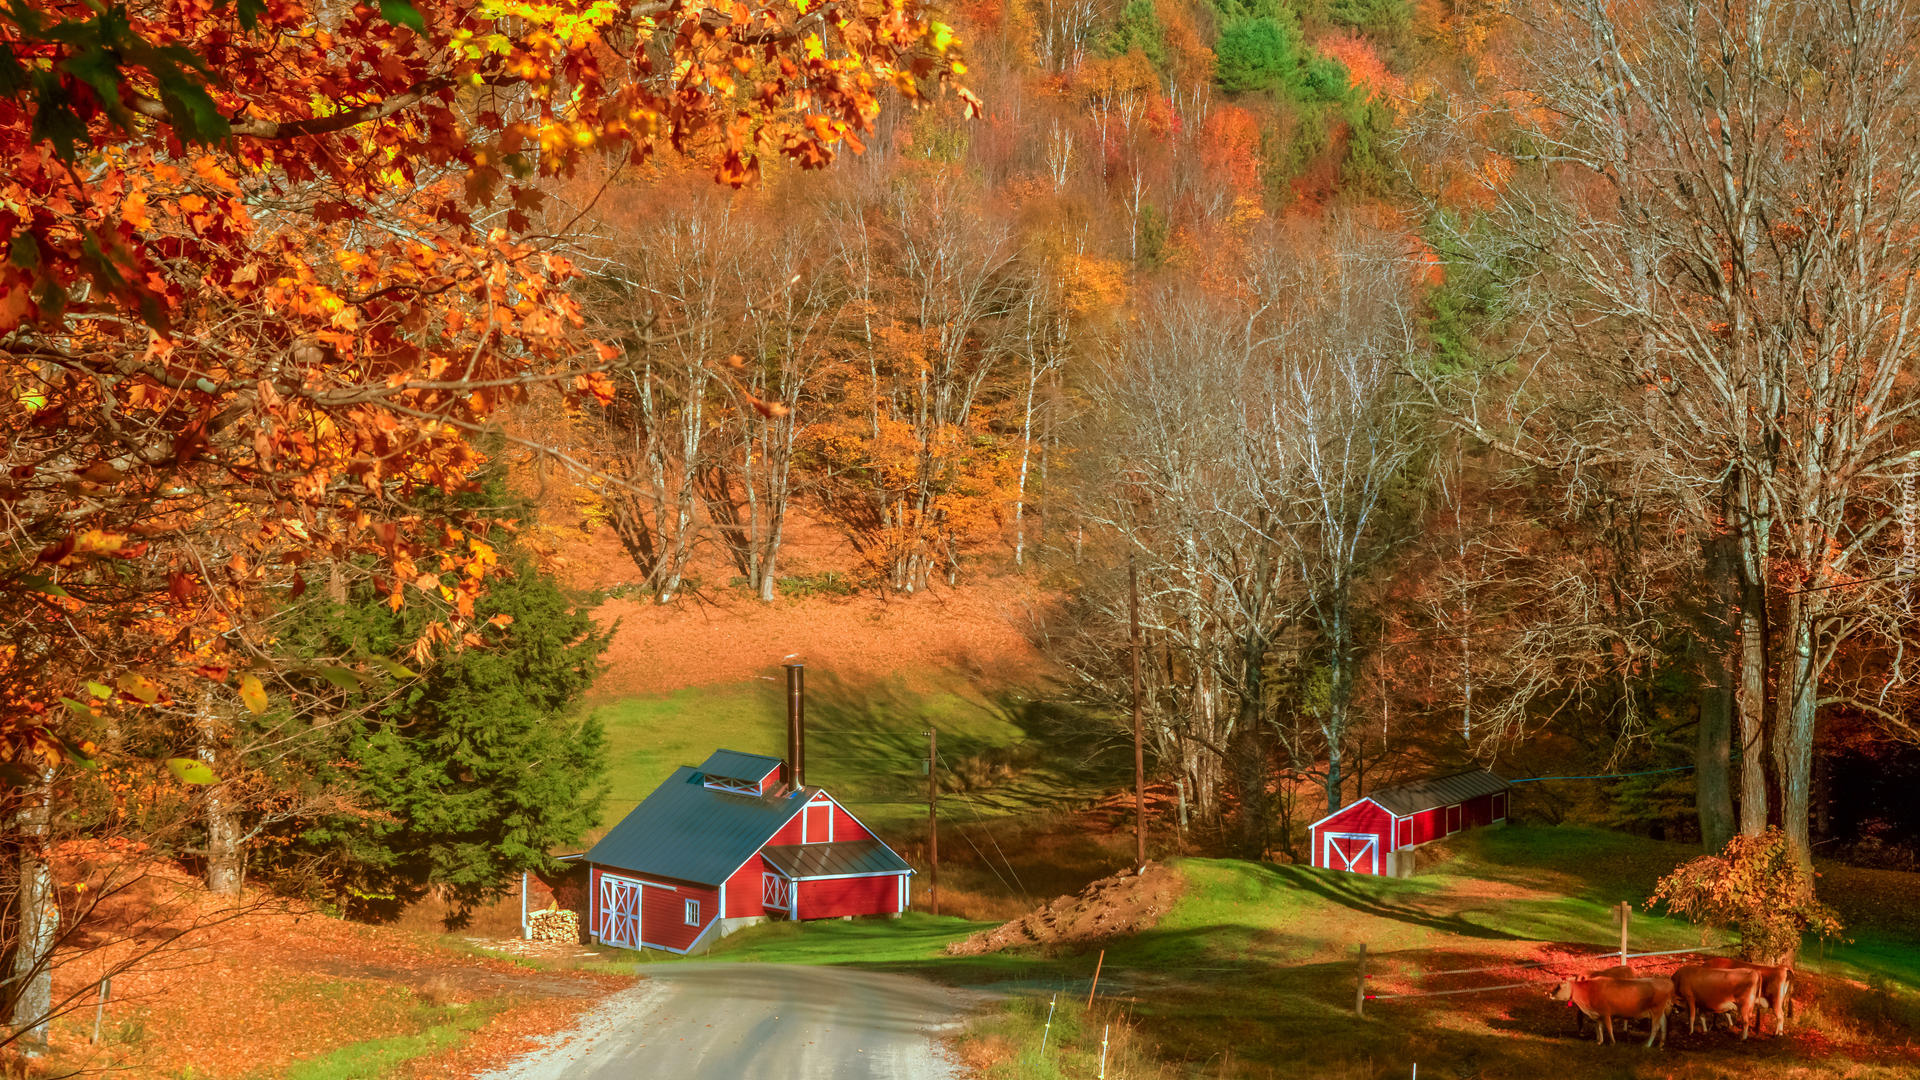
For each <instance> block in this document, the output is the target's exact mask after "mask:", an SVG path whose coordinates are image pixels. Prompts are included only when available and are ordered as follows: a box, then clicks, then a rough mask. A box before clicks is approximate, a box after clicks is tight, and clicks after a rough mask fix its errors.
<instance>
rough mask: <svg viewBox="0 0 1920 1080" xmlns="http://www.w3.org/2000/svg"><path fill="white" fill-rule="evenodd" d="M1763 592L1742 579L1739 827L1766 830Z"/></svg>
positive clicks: (1747, 832)
mask: <svg viewBox="0 0 1920 1080" xmlns="http://www.w3.org/2000/svg"><path fill="white" fill-rule="evenodd" d="M1765 605H1766V593H1765V590H1764V588H1763V587H1762V586H1761V585H1760V584H1759V583H1757V582H1754V581H1752V580H1746V581H1743V582H1742V589H1741V596H1740V683H1739V703H1738V704H1739V714H1740V831H1741V833H1743V834H1744V835H1747V836H1758V835H1760V834H1761V833H1763V832H1765V831H1767V739H1766V730H1767V728H1766V717H1767V638H1766V619H1765V615H1766V612H1765Z"/></svg>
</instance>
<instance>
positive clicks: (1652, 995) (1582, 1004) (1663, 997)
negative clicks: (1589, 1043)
mask: <svg viewBox="0 0 1920 1080" xmlns="http://www.w3.org/2000/svg"><path fill="white" fill-rule="evenodd" d="M1552 996H1553V1000H1555V1001H1571V1002H1573V1004H1574V1007H1575V1008H1578V1009H1579V1010H1580V1011H1581V1012H1583V1013H1586V1014H1587V1015H1588V1016H1591V1017H1593V1018H1594V1019H1596V1020H1598V1021H1599V1024H1597V1025H1596V1027H1597V1033H1596V1036H1595V1041H1596V1042H1599V1043H1603V1044H1604V1043H1605V1042H1606V1041H1607V1040H1608V1039H1612V1038H1613V1018H1614V1017H1616V1016H1617V1017H1619V1018H1621V1019H1622V1020H1637V1019H1639V1018H1641V1017H1643V1016H1644V1017H1646V1018H1647V1020H1648V1021H1649V1022H1650V1024H1649V1027H1648V1028H1647V1045H1648V1046H1649V1047H1651V1046H1652V1045H1653V1042H1654V1040H1655V1039H1656V1038H1657V1039H1659V1040H1660V1045H1661V1046H1665V1045H1667V1011H1668V1010H1669V1009H1670V1008H1672V1006H1673V980H1672V979H1569V980H1567V981H1566V982H1563V983H1561V984H1560V985H1559V986H1556V987H1554V989H1553V995H1552ZM1614 1041H1616V1042H1618V1041H1619V1040H1617V1039H1616V1040H1614Z"/></svg>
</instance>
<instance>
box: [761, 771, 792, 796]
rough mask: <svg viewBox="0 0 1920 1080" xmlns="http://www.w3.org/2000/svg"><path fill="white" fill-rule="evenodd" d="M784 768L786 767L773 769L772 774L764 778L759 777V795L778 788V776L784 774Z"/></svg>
mask: <svg viewBox="0 0 1920 1080" xmlns="http://www.w3.org/2000/svg"><path fill="white" fill-rule="evenodd" d="M786 768H787V767H786V766H785V765H782V766H780V767H779V768H778V769H775V770H773V771H772V772H770V773H768V774H767V775H766V776H764V777H761V779H760V794H762V795H765V794H766V793H767V792H769V791H772V790H773V789H774V788H777V787H779V786H780V774H781V773H783V772H785V771H786Z"/></svg>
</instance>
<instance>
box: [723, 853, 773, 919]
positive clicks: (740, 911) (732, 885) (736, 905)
mask: <svg viewBox="0 0 1920 1080" xmlns="http://www.w3.org/2000/svg"><path fill="white" fill-rule="evenodd" d="M766 869H767V864H766V862H765V861H764V860H763V859H761V858H760V856H758V855H755V856H754V857H753V858H751V859H748V860H747V864H746V865H745V866H742V867H741V868H740V869H738V870H736V871H734V872H733V876H732V877H730V878H728V879H727V910H726V917H727V918H729V919H744V918H747V917H748V916H751V915H765V914H766V913H767V909H766V908H765V907H764V906H762V905H761V903H760V898H761V895H762V894H761V891H760V875H761V874H762V873H764V872H765V871H766Z"/></svg>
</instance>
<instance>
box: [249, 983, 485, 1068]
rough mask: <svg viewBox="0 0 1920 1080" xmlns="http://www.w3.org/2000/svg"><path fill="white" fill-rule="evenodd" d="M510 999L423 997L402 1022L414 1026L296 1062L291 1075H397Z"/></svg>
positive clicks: (478, 1024)
mask: <svg viewBox="0 0 1920 1080" xmlns="http://www.w3.org/2000/svg"><path fill="white" fill-rule="evenodd" d="M509 1004H510V1002H509V1000H508V999H506V998H484V999H481V1000H479V1001H474V1002H469V1003H466V1004H455V1003H449V1004H435V1003H432V1002H427V1001H421V1002H419V1003H417V1004H415V1005H414V1007H413V1008H412V1009H411V1010H410V1011H409V1012H408V1013H407V1015H406V1019H405V1020H404V1021H402V1026H405V1027H410V1028H412V1029H414V1030H411V1031H405V1032H402V1033H400V1034H396V1035H387V1036H383V1037H381V1038H377V1039H368V1040H366V1041H364V1042H356V1043H349V1044H347V1045H346V1046H341V1047H337V1048H335V1049H333V1050H330V1051H328V1052H326V1053H324V1054H321V1055H319V1056H317V1057H311V1058H306V1059H304V1060H300V1061H295V1062H294V1063H293V1064H292V1065H291V1066H289V1067H288V1069H287V1071H286V1074H285V1076H286V1080H383V1078H385V1077H390V1076H393V1075H395V1073H396V1072H397V1071H398V1070H399V1068H400V1067H401V1066H403V1065H405V1064H407V1063H408V1062H410V1061H413V1060H415V1059H417V1058H423V1057H426V1056H427V1055H429V1054H434V1053H438V1052H440V1051H442V1050H445V1049H448V1048H449V1047H452V1046H454V1045H455V1044H457V1043H459V1042H460V1041H461V1040H463V1039H465V1038H467V1037H468V1036H469V1035H471V1034H472V1033H473V1032H475V1031H477V1030H479V1029H480V1027H481V1026H482V1025H484V1024H485V1023H486V1022H487V1021H488V1020H490V1019H492V1018H493V1016H494V1015H495V1014H496V1013H499V1012H500V1011H501V1010H503V1009H505V1008H507V1007H508V1005H509Z"/></svg>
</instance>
